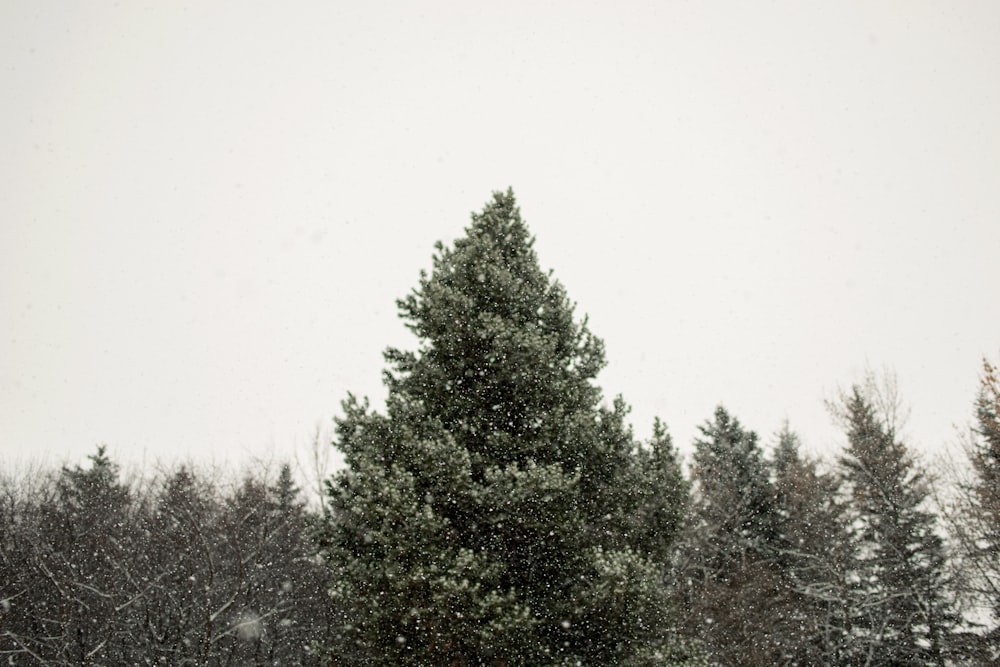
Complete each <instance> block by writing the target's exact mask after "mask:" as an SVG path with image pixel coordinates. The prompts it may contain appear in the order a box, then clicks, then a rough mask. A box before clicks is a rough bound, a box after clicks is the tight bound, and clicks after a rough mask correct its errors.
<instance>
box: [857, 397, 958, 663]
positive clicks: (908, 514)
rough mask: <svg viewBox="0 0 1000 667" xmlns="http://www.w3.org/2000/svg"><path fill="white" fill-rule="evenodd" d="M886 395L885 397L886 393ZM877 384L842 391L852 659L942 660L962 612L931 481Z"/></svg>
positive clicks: (858, 661) (891, 399)
mask: <svg viewBox="0 0 1000 667" xmlns="http://www.w3.org/2000/svg"><path fill="white" fill-rule="evenodd" d="M882 398H885V397H884V396H883V397H882ZM878 399H879V395H877V394H873V391H872V387H871V385H870V386H869V387H868V388H867V389H864V388H861V387H858V386H855V387H854V388H853V389H852V391H851V393H850V394H847V395H846V396H844V397H843V400H842V406H841V415H842V417H843V419H844V421H845V426H846V429H847V440H848V445H847V448H846V451H845V452H844V455H843V456H842V457H841V459H840V466H841V469H842V471H843V473H842V474H843V479H844V482H845V483H846V485H847V489H848V491H849V493H850V498H851V503H852V516H851V519H852V521H851V526H852V536H851V547H852V551H853V553H852V565H851V567H852V580H853V581H854V582H855V583H856V589H855V591H854V595H853V599H852V605H851V608H850V610H849V611H850V616H851V618H850V620H851V625H852V637H853V639H854V641H853V643H852V648H853V649H854V651H855V656H854V661H855V662H857V663H859V664H879V665H944V664H946V660H947V658H948V651H949V641H950V634H951V633H952V631H953V630H954V628H955V626H956V625H957V622H958V618H957V615H956V613H955V611H954V609H953V608H952V606H951V604H950V603H949V598H948V595H947V579H946V572H945V551H944V545H943V543H942V540H941V538H940V536H939V535H938V534H937V532H936V522H937V517H936V516H935V514H934V513H933V512H931V511H930V510H929V509H928V507H927V505H928V500H929V495H930V489H929V484H928V481H927V479H926V476H925V474H924V472H923V470H922V469H921V468H920V467H919V466H918V464H917V463H916V461H915V460H914V458H913V456H912V455H911V454H910V452H909V450H908V449H907V447H906V445H905V444H904V443H903V442H902V441H901V440H900V439H899V438H898V436H897V433H896V425H895V419H894V415H893V414H887V413H886V409H885V408H884V407H883V408H881V409H879V408H877V407H876V405H879V404H881V405H883V406H884V405H890V410H891V405H894V404H895V399H894V397H891V396H890V397H889V401H884V400H883V401H881V402H879V400H878Z"/></svg>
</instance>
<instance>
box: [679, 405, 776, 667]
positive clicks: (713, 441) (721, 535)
mask: <svg viewBox="0 0 1000 667" xmlns="http://www.w3.org/2000/svg"><path fill="white" fill-rule="evenodd" d="M701 433H702V437H700V438H698V439H697V440H696V441H695V453H694V466H693V471H692V472H693V478H694V484H695V486H694V496H693V503H692V512H691V520H690V524H689V527H688V532H687V535H686V539H685V549H684V553H685V557H684V559H683V561H682V574H683V575H684V580H685V581H686V582H687V591H686V597H685V602H686V605H687V608H686V612H687V613H686V615H685V618H686V621H687V623H688V624H689V628H690V629H691V631H692V632H697V633H699V634H700V635H701V636H702V638H703V639H704V641H705V643H706V645H707V646H708V647H709V650H710V652H711V655H712V657H713V658H714V659H715V660H716V661H718V662H719V663H721V664H725V665H730V664H732V665H773V664H781V663H783V662H785V657H786V656H785V653H786V651H785V647H783V646H782V644H781V641H780V640H781V636H780V634H779V633H776V628H775V624H776V623H777V622H778V621H779V620H780V617H781V615H782V614H783V613H785V607H786V604H787V602H786V591H787V586H786V581H785V573H784V570H783V568H782V567H781V563H780V558H781V544H780V538H781V517H780V515H779V512H778V507H777V500H776V492H775V489H774V486H773V484H772V482H771V479H770V469H769V466H768V464H767V461H766V460H765V459H764V455H763V452H762V450H761V448H760V445H759V444H758V441H757V434H756V433H754V432H753V431H750V430H747V429H745V428H743V426H742V425H741V424H740V422H739V420H738V419H736V418H735V417H733V416H731V415H730V414H729V413H728V412H727V411H726V410H725V408H723V407H721V406H720V407H718V408H717V409H716V411H715V415H714V419H713V420H711V421H709V422H707V423H706V424H705V425H704V426H702V427H701ZM764 619H766V621H765V620H764Z"/></svg>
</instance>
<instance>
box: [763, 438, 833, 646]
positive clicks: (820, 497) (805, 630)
mask: <svg viewBox="0 0 1000 667" xmlns="http://www.w3.org/2000/svg"><path fill="white" fill-rule="evenodd" d="M773 468H774V486H775V490H776V492H777V500H778V511H779V513H780V515H781V526H782V534H781V544H782V553H781V562H782V565H783V567H784V570H785V572H786V575H787V576H786V581H787V585H788V594H789V595H788V597H789V605H788V607H787V609H786V613H785V614H784V615H783V617H782V618H781V619H780V620H777V622H776V623H775V625H776V626H777V630H778V631H779V632H780V633H781V634H782V644H783V645H784V646H785V648H786V656H787V657H788V662H789V664H794V665H836V664H843V663H844V662H845V658H844V656H845V655H846V652H845V650H844V649H845V647H846V645H847V644H848V643H849V642H848V640H847V631H848V629H849V623H848V618H847V613H846V612H847V601H848V594H847V591H848V586H847V568H848V563H849V560H850V558H849V556H850V549H849V544H848V541H847V540H846V537H847V531H848V520H849V519H848V518H847V512H846V509H847V508H846V506H845V503H844V502H843V501H842V498H841V493H840V479H839V478H838V477H837V475H835V474H833V473H831V472H822V471H820V470H819V467H818V464H817V462H816V461H815V460H812V459H809V458H807V457H804V456H803V455H802V454H801V452H800V441H799V437H798V434H796V433H795V432H794V431H792V430H791V429H790V428H789V427H788V424H787V423H786V424H785V425H784V426H783V428H782V429H781V431H779V432H778V434H777V444H776V445H775V449H774V459H773Z"/></svg>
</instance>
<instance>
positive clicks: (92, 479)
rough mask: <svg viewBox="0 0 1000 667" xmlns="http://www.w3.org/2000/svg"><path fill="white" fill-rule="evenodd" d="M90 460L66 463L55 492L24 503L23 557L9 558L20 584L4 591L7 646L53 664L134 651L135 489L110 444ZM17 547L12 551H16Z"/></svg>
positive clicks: (1, 648)
mask: <svg viewBox="0 0 1000 667" xmlns="http://www.w3.org/2000/svg"><path fill="white" fill-rule="evenodd" d="M89 458H90V467H89V468H81V467H79V466H75V467H73V468H68V467H67V468H63V469H62V472H61V473H60V475H59V476H58V477H57V478H56V479H55V482H54V484H53V488H52V492H51V493H46V494H44V495H42V496H41V497H39V498H37V499H35V500H37V501H38V504H37V505H35V506H34V507H31V506H26V505H22V506H21V510H22V511H23V513H22V514H21V516H20V517H19V519H20V520H21V521H24V520H28V521H30V522H31V524H25V523H22V525H21V526H19V527H18V530H17V531H16V532H17V539H18V542H19V544H18V545H17V546H16V547H15V549H12V550H11V551H15V552H16V553H17V561H16V562H15V561H13V560H11V559H10V555H8V556H7V558H5V561H6V562H5V565H6V566H8V567H11V571H10V576H11V579H10V580H8V582H6V583H5V585H4V588H5V589H6V588H7V586H10V585H12V584H13V586H16V587H17V588H18V590H15V591H12V592H11V593H10V594H8V593H7V592H6V590H5V591H4V600H5V604H4V605H3V607H4V611H5V612H7V613H5V614H4V624H3V633H2V634H3V636H2V637H0V652H3V653H7V654H8V655H9V656H10V659H12V660H13V659H14V656H15V655H18V654H21V655H23V657H26V658H32V659H34V660H36V661H39V662H44V663H46V664H75V665H92V664H109V663H110V664H125V663H128V662H129V661H130V659H131V657H132V655H133V654H132V648H131V645H130V642H129V638H128V635H127V632H126V631H125V623H123V622H122V619H123V618H124V616H125V610H126V609H127V607H128V606H129V604H130V603H131V602H132V601H133V600H134V599H135V596H136V594H137V591H136V590H135V587H134V585H133V584H134V577H133V573H132V565H131V562H132V550H131V548H130V547H131V545H132V543H133V537H134V535H135V530H134V528H135V517H136V515H135V512H134V511H133V510H134V504H133V502H132V495H131V491H130V489H129V488H128V487H127V486H126V485H124V484H123V483H121V482H120V481H119V479H118V477H119V473H118V466H117V465H116V464H115V463H114V462H113V461H111V459H110V458H108V456H107V454H106V450H105V448H104V447H98V449H97V453H96V454H93V455H91V456H90V457H89ZM8 554H10V552H8Z"/></svg>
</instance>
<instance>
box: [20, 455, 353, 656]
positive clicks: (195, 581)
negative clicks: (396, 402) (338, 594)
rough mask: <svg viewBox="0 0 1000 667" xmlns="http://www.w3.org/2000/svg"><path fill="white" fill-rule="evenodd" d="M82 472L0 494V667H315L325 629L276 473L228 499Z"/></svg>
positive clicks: (191, 480) (303, 541)
mask: <svg viewBox="0 0 1000 667" xmlns="http://www.w3.org/2000/svg"><path fill="white" fill-rule="evenodd" d="M90 461H91V465H90V466H89V467H88V468H80V467H79V466H76V467H72V468H69V467H66V468H63V469H62V471H61V472H60V473H59V474H58V475H57V476H55V477H54V478H53V479H52V481H51V483H49V484H40V485H37V486H36V487H33V488H29V489H27V491H24V490H21V489H18V488H5V489H4V493H2V494H0V530H2V532H0V537H2V539H0V657H5V658H6V659H7V660H6V662H9V663H10V664H45V665H136V664H170V665H206V664H211V665H227V664H228V665H235V664H239V665H265V664H267V665H273V664H293V665H307V664H313V665H318V664H320V655H319V650H318V649H319V648H320V647H321V646H323V645H325V644H326V643H328V641H329V640H328V638H329V636H330V632H329V630H330V628H331V627H332V625H333V620H332V616H331V614H332V613H335V609H336V608H335V607H332V606H331V605H330V604H329V603H328V601H327V598H326V595H325V591H326V589H327V588H328V587H329V581H328V576H329V572H328V569H327V568H326V567H324V566H323V565H322V563H321V562H319V561H318V560H316V558H314V557H313V554H314V553H315V547H314V545H313V544H312V543H311V542H310V541H309V539H308V536H307V530H308V524H309V521H310V519H309V517H308V516H307V515H306V513H305V512H304V509H303V506H302V504H301V502H300V501H299V499H298V489H297V488H296V487H295V485H294V484H293V483H292V480H291V473H290V470H289V469H288V468H287V467H285V468H282V469H281V472H280V473H279V475H278V477H277V479H276V480H275V481H274V482H273V483H268V482H267V481H266V479H265V478H264V477H263V476H256V475H248V476H247V477H246V478H245V479H244V481H243V484H242V485H241V486H240V487H239V488H238V489H237V490H236V491H235V492H234V493H233V494H232V495H231V496H229V497H228V498H227V497H223V496H222V495H221V494H219V493H218V491H217V489H216V488H215V487H213V486H212V485H210V484H207V483H206V482H204V481H202V480H201V479H199V478H198V476H197V475H195V474H194V473H193V472H192V471H191V470H189V469H186V468H180V469H178V470H176V471H175V472H173V473H172V474H170V475H169V476H168V477H167V478H166V479H165V481H164V482H163V484H162V486H152V485H150V484H149V483H148V482H147V483H146V484H145V485H143V484H142V483H139V484H136V485H135V486H129V485H125V484H123V483H122V482H121V481H120V480H119V473H118V466H117V465H116V464H115V463H114V462H113V461H111V459H110V458H109V457H108V456H107V454H106V452H105V450H104V448H99V449H98V451H97V454H96V455H93V456H91V457H90Z"/></svg>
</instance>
